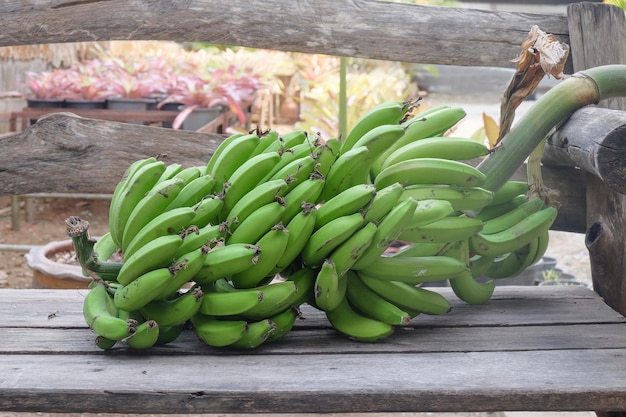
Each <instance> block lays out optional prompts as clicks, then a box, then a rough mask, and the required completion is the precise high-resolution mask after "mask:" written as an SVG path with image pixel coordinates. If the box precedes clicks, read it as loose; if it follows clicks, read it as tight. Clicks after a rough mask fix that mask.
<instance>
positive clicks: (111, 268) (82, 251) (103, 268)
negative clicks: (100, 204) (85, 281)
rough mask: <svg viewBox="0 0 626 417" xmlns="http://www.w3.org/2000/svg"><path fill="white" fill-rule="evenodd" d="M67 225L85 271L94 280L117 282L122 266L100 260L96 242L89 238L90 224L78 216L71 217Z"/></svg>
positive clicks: (68, 232)
mask: <svg viewBox="0 0 626 417" xmlns="http://www.w3.org/2000/svg"><path fill="white" fill-rule="evenodd" d="M65 224H66V226H67V234H68V236H69V237H70V238H71V239H72V243H73V244H74V250H75V251H76V257H77V259H78V262H79V263H80V266H81V267H82V268H83V271H84V272H85V273H87V274H88V275H89V276H91V277H92V278H96V277H98V278H102V279H105V280H107V281H110V280H115V278H116V277H117V275H118V273H119V271H120V268H121V267H122V264H121V263H117V262H103V261H100V260H99V259H98V256H97V255H96V253H95V251H94V249H93V246H94V244H95V241H94V240H93V239H91V238H90V237H89V222H88V221H86V220H83V219H81V218H79V217H76V216H70V217H69V218H68V219H67V220H66V221H65ZM94 275H95V276H94Z"/></svg>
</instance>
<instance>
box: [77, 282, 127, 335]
mask: <svg viewBox="0 0 626 417" xmlns="http://www.w3.org/2000/svg"><path fill="white" fill-rule="evenodd" d="M83 317H84V318H85V322H86V323H87V325H88V326H89V327H90V328H91V329H92V330H93V331H94V332H96V334H97V335H99V336H102V337H103V338H106V339H109V340H116V341H117V340H122V339H125V338H127V337H129V336H131V335H132V334H133V333H134V332H135V331H136V324H137V323H136V322H133V321H126V320H124V319H121V318H119V317H118V316H117V309H116V307H115V306H114V303H113V300H112V298H111V296H110V295H109V292H108V291H107V288H106V285H105V284H104V283H103V282H95V283H94V284H93V285H91V287H90V289H89V292H88V293H87V295H86V296H85V300H84V301H83Z"/></svg>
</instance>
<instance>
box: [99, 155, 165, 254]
mask: <svg viewBox="0 0 626 417" xmlns="http://www.w3.org/2000/svg"><path fill="white" fill-rule="evenodd" d="M149 161H150V162H146V161H145V160H144V161H142V163H143V164H141V165H137V168H136V170H135V171H134V173H131V176H130V177H128V179H127V180H125V181H123V182H122V184H123V186H122V187H121V188H119V189H117V187H116V190H115V191H114V194H113V198H112V199H111V205H110V208H109V231H110V232H111V235H112V237H113V241H114V242H115V244H116V245H117V246H118V247H120V248H121V247H122V235H123V234H124V228H125V227H126V223H127V222H128V219H129V217H130V215H131V213H132V211H133V209H134V208H135V206H136V205H137V204H138V203H139V201H141V199H143V198H144V196H145V195H146V193H147V192H148V191H150V190H151V189H152V188H153V187H154V186H155V185H156V184H157V181H158V180H159V176H160V175H161V174H162V173H163V171H165V163H164V162H163V161H157V160H154V158H151V159H150V160H149ZM133 166H134V164H132V165H131V167H133ZM129 169H130V168H129Z"/></svg>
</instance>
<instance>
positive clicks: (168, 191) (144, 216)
mask: <svg viewBox="0 0 626 417" xmlns="http://www.w3.org/2000/svg"><path fill="white" fill-rule="evenodd" d="M184 186H185V182H184V181H183V180H182V179H181V178H172V179H169V180H165V181H163V182H160V183H158V184H156V185H155V186H154V187H153V188H152V189H151V190H150V191H148V193H147V194H146V196H145V197H144V198H142V199H141V200H140V201H139V202H138V203H137V205H136V206H135V208H134V209H133V211H132V213H131V214H130V216H129V217H128V222H127V223H126V226H125V227H124V232H123V234H122V246H121V248H122V251H125V250H126V248H127V247H128V244H129V243H130V242H131V240H133V238H134V237H135V236H136V235H137V233H139V231H140V230H141V229H142V228H143V227H144V226H145V225H146V224H148V223H149V222H150V221H151V220H152V219H154V218H155V217H156V216H158V215H159V214H161V213H162V212H163V211H164V210H165V208H166V207H167V205H168V204H169V203H170V202H171V201H172V200H174V198H175V197H176V196H177V195H178V193H179V192H180V191H181V190H182V189H183V187H184Z"/></svg>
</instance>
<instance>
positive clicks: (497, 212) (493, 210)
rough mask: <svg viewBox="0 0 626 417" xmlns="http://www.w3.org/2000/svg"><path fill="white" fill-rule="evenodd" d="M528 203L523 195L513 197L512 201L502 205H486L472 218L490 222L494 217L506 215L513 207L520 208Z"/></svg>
mask: <svg viewBox="0 0 626 417" xmlns="http://www.w3.org/2000/svg"><path fill="white" fill-rule="evenodd" d="M526 201H528V198H527V197H526V195H525V194H519V195H517V196H515V197H514V198H513V199H511V200H509V201H505V202H504V203H498V204H493V202H492V203H491V204H488V205H486V206H485V207H483V208H482V209H480V211H479V212H478V213H476V212H474V213H473V216H474V217H476V218H478V219H481V220H482V221H487V220H491V219H493V218H494V217H498V216H501V215H503V214H504V213H508V212H509V211H511V210H513V209H515V207H517V206H520V205H522V204H524V203H525V202H526Z"/></svg>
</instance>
